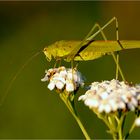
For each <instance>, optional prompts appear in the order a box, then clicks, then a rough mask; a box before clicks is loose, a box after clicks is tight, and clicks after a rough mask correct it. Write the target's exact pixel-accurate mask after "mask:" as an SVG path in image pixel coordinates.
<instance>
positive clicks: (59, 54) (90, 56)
mask: <svg viewBox="0 0 140 140" xmlns="http://www.w3.org/2000/svg"><path fill="white" fill-rule="evenodd" d="M113 21H116V38H117V39H116V40H115V41H109V40H107V38H106V37H105V35H104V33H103V30H104V29H105V28H106V27H107V26H108V25H109V24H111V23H112V22H113ZM96 27H98V28H99V30H98V31H97V32H95V33H94V34H93V31H94V29H95V28H96ZM99 33H101V35H102V37H103V39H104V40H103V41H94V40H93V38H94V37H95V36H96V35H98V34H99ZM122 46H123V47H122ZM122 48H124V49H133V48H140V41H137V40H130V41H128V40H124V41H119V36H118V22H117V19H116V18H115V17H113V18H112V19H111V20H110V21H109V22H107V24H105V25H104V26H103V27H100V26H99V25H98V24H95V25H94V26H93V28H92V29H91V31H90V32H89V33H88V34H87V36H86V37H85V38H84V39H83V40H82V41H80V40H79V41H78V40H72V41H66V40H61V41H57V42H55V43H53V44H52V45H49V46H47V47H45V48H44V50H43V52H44V54H45V55H46V58H47V60H48V61H51V59H52V58H54V59H56V60H57V59H58V58H60V59H64V60H65V61H73V60H74V61H87V60H94V59H97V58H99V57H101V56H103V55H105V54H109V53H110V54H112V55H113V58H114V60H115V63H116V65H117V66H119V65H118V61H117V59H116V56H115V55H114V54H113V53H112V52H115V51H120V50H122ZM39 54H40V52H37V53H35V54H34V55H33V56H32V57H31V58H29V59H28V60H27V61H26V62H25V64H23V66H22V67H21V68H20V69H19V70H18V71H17V73H16V74H15V76H14V77H13V78H12V80H11V82H10V84H9V86H8V88H7V90H6V93H5V95H4V97H3V98H2V101H1V102H3V100H4V99H5V97H6V96H7V93H8V92H9V90H10V88H11V87H12V84H13V82H14V81H15V79H16V77H17V76H18V75H19V74H20V72H21V71H22V70H23V68H24V67H25V66H26V65H27V64H28V63H29V62H30V61H31V60H32V59H33V58H34V57H36V56H37V55H39ZM118 69H120V68H118ZM120 72H121V70H120Z"/></svg>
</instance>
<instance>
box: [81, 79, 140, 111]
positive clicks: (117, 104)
mask: <svg viewBox="0 0 140 140" xmlns="http://www.w3.org/2000/svg"><path fill="white" fill-rule="evenodd" d="M79 100H83V101H84V103H85V105H87V106H88V107H89V108H90V109H92V110H94V111H97V112H99V113H102V112H105V113H111V112H116V111H118V110H122V111H130V110H131V111H134V110H135V109H136V108H138V106H140V86H139V85H137V86H132V85H129V84H127V83H125V82H123V81H122V82H120V81H118V80H115V79H113V80H111V81H103V82H101V83H99V82H93V83H92V84H91V86H90V89H89V90H88V91H87V92H86V93H85V95H82V96H80V97H79Z"/></svg>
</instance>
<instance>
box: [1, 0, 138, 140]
mask: <svg viewBox="0 0 140 140" xmlns="http://www.w3.org/2000/svg"><path fill="white" fill-rule="evenodd" d="M113 16H116V17H117V18H118V21H119V35H120V40H121V39H123V40H125V39H126V40H135V39H140V27H139V25H140V2H139V1H137V2H132V1H130V2H125V1H124V2H121V1H118V2H117V1H116V2H111V1H108V2H96V1H89V2H84V1H81V2H80V1H79V2H78V1H77V2H76V1H75V2H74V1H71V2H64V1H62V2H58V1H53V2H49V1H43V2H37V1H36V2H0V99H2V97H3V96H4V95H5V91H6V89H7V88H8V85H9V83H10V80H11V79H12V77H13V76H14V75H15V74H16V72H17V71H18V69H19V68H20V67H21V66H23V63H25V62H26V61H27V59H28V58H29V57H31V56H32V55H33V53H35V52H37V51H39V50H41V49H43V48H44V47H45V46H46V45H49V44H51V43H53V42H55V41H57V40H62V39H66V40H79V39H83V38H84V36H85V35H86V34H87V33H88V31H89V30H90V29H91V27H92V26H93V24H94V23H95V22H98V23H99V24H100V25H101V26H103V25H104V24H105V23H106V22H107V21H108V20H109V19H111V18H112V17H113ZM105 33H106V35H107V37H108V39H110V40H111V39H115V24H112V25H110V26H109V27H108V28H107V29H106V30H105ZM97 39H98V38H97ZM120 59H121V62H120V63H121V64H120V65H121V66H122V69H123V71H124V74H125V77H126V79H127V80H128V81H129V82H131V81H132V82H133V83H139V82H140V74H139V72H140V65H139V64H140V63H139V61H140V49H134V50H125V51H122V52H120ZM52 64H53V62H52V63H49V62H47V60H46V59H45V56H44V54H43V53H41V54H40V55H39V56H37V57H36V58H35V59H34V60H32V61H31V63H30V64H29V65H28V66H26V67H25V68H24V69H23V71H22V72H21V73H20V75H19V76H18V77H17V79H16V80H15V81H14V83H13V85H12V87H11V89H10V91H9V93H8V95H7V97H6V99H5V101H4V103H3V105H2V106H1V107H0V138H46V139H47V138H48V139H52V138H53V139H56V138H59V139H62V138H65V139H66V138H67V139H68V138H69V139H74V138H76V139H78V138H84V137H83V135H82V133H81V131H80V129H79V127H78V125H77V124H76V122H75V120H74V119H73V118H72V116H71V114H70V113H69V112H68V110H67V108H66V107H65V106H64V104H63V102H62V101H61V100H60V98H59V96H58V95H57V94H56V93H55V92H50V91H49V90H48V89H47V84H46V83H42V82H41V81H40V79H41V78H42V77H43V76H44V71H45V69H48V68H50V66H52ZM66 65H67V66H69V67H70V64H68V63H66ZM79 70H80V71H81V72H82V73H83V74H84V75H85V76H86V79H87V82H89V83H90V82H92V81H97V80H98V81H101V80H110V79H112V78H115V64H114V62H113V60H112V57H111V56H104V57H102V58H100V59H97V60H94V61H88V62H82V63H80V64H79ZM84 92H85V90H81V91H80V92H79V95H77V98H78V97H79V96H80V95H81V94H83V93H84ZM76 107H77V109H78V110H79V114H80V116H81V120H82V121H83V123H84V125H85V127H86V128H87V131H88V132H89V135H90V136H91V137H92V138H96V139H103V138H104V139H105V138H106V139H109V138H111V136H110V135H109V134H107V133H106V131H105V130H106V129H107V128H106V126H105V125H104V124H103V123H102V122H101V121H100V120H98V119H97V118H96V116H95V115H94V114H93V113H92V112H91V111H90V110H89V109H88V108H87V107H85V106H84V104H83V102H78V103H76ZM131 120H132V118H131V116H130V118H129V120H128V121H129V122H131ZM127 127H128V126H127ZM130 138H132V139H134V138H137V139H138V138H140V134H139V129H136V130H135V131H134V132H133V134H132V135H131V137H130Z"/></svg>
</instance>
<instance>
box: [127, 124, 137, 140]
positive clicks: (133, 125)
mask: <svg viewBox="0 0 140 140" xmlns="http://www.w3.org/2000/svg"><path fill="white" fill-rule="evenodd" d="M134 128H135V121H134V122H133V124H132V126H131V128H130V130H129V132H128V133H127V134H126V136H125V138H124V139H127V138H128V137H129V136H130V134H131V133H132V131H133V130H134Z"/></svg>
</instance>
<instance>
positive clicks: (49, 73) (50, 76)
mask: <svg viewBox="0 0 140 140" xmlns="http://www.w3.org/2000/svg"><path fill="white" fill-rule="evenodd" d="M45 73H46V75H45V77H44V78H43V79H41V81H43V82H45V81H48V82H49V84H48V89H50V90H53V89H56V91H58V92H59V93H61V92H64V91H65V92H67V93H71V92H75V91H77V90H78V89H79V87H81V86H84V80H83V77H82V75H81V73H80V72H79V71H77V69H72V68H65V67H64V66H61V67H58V68H53V69H52V68H51V69H49V70H46V71H45Z"/></svg>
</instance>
